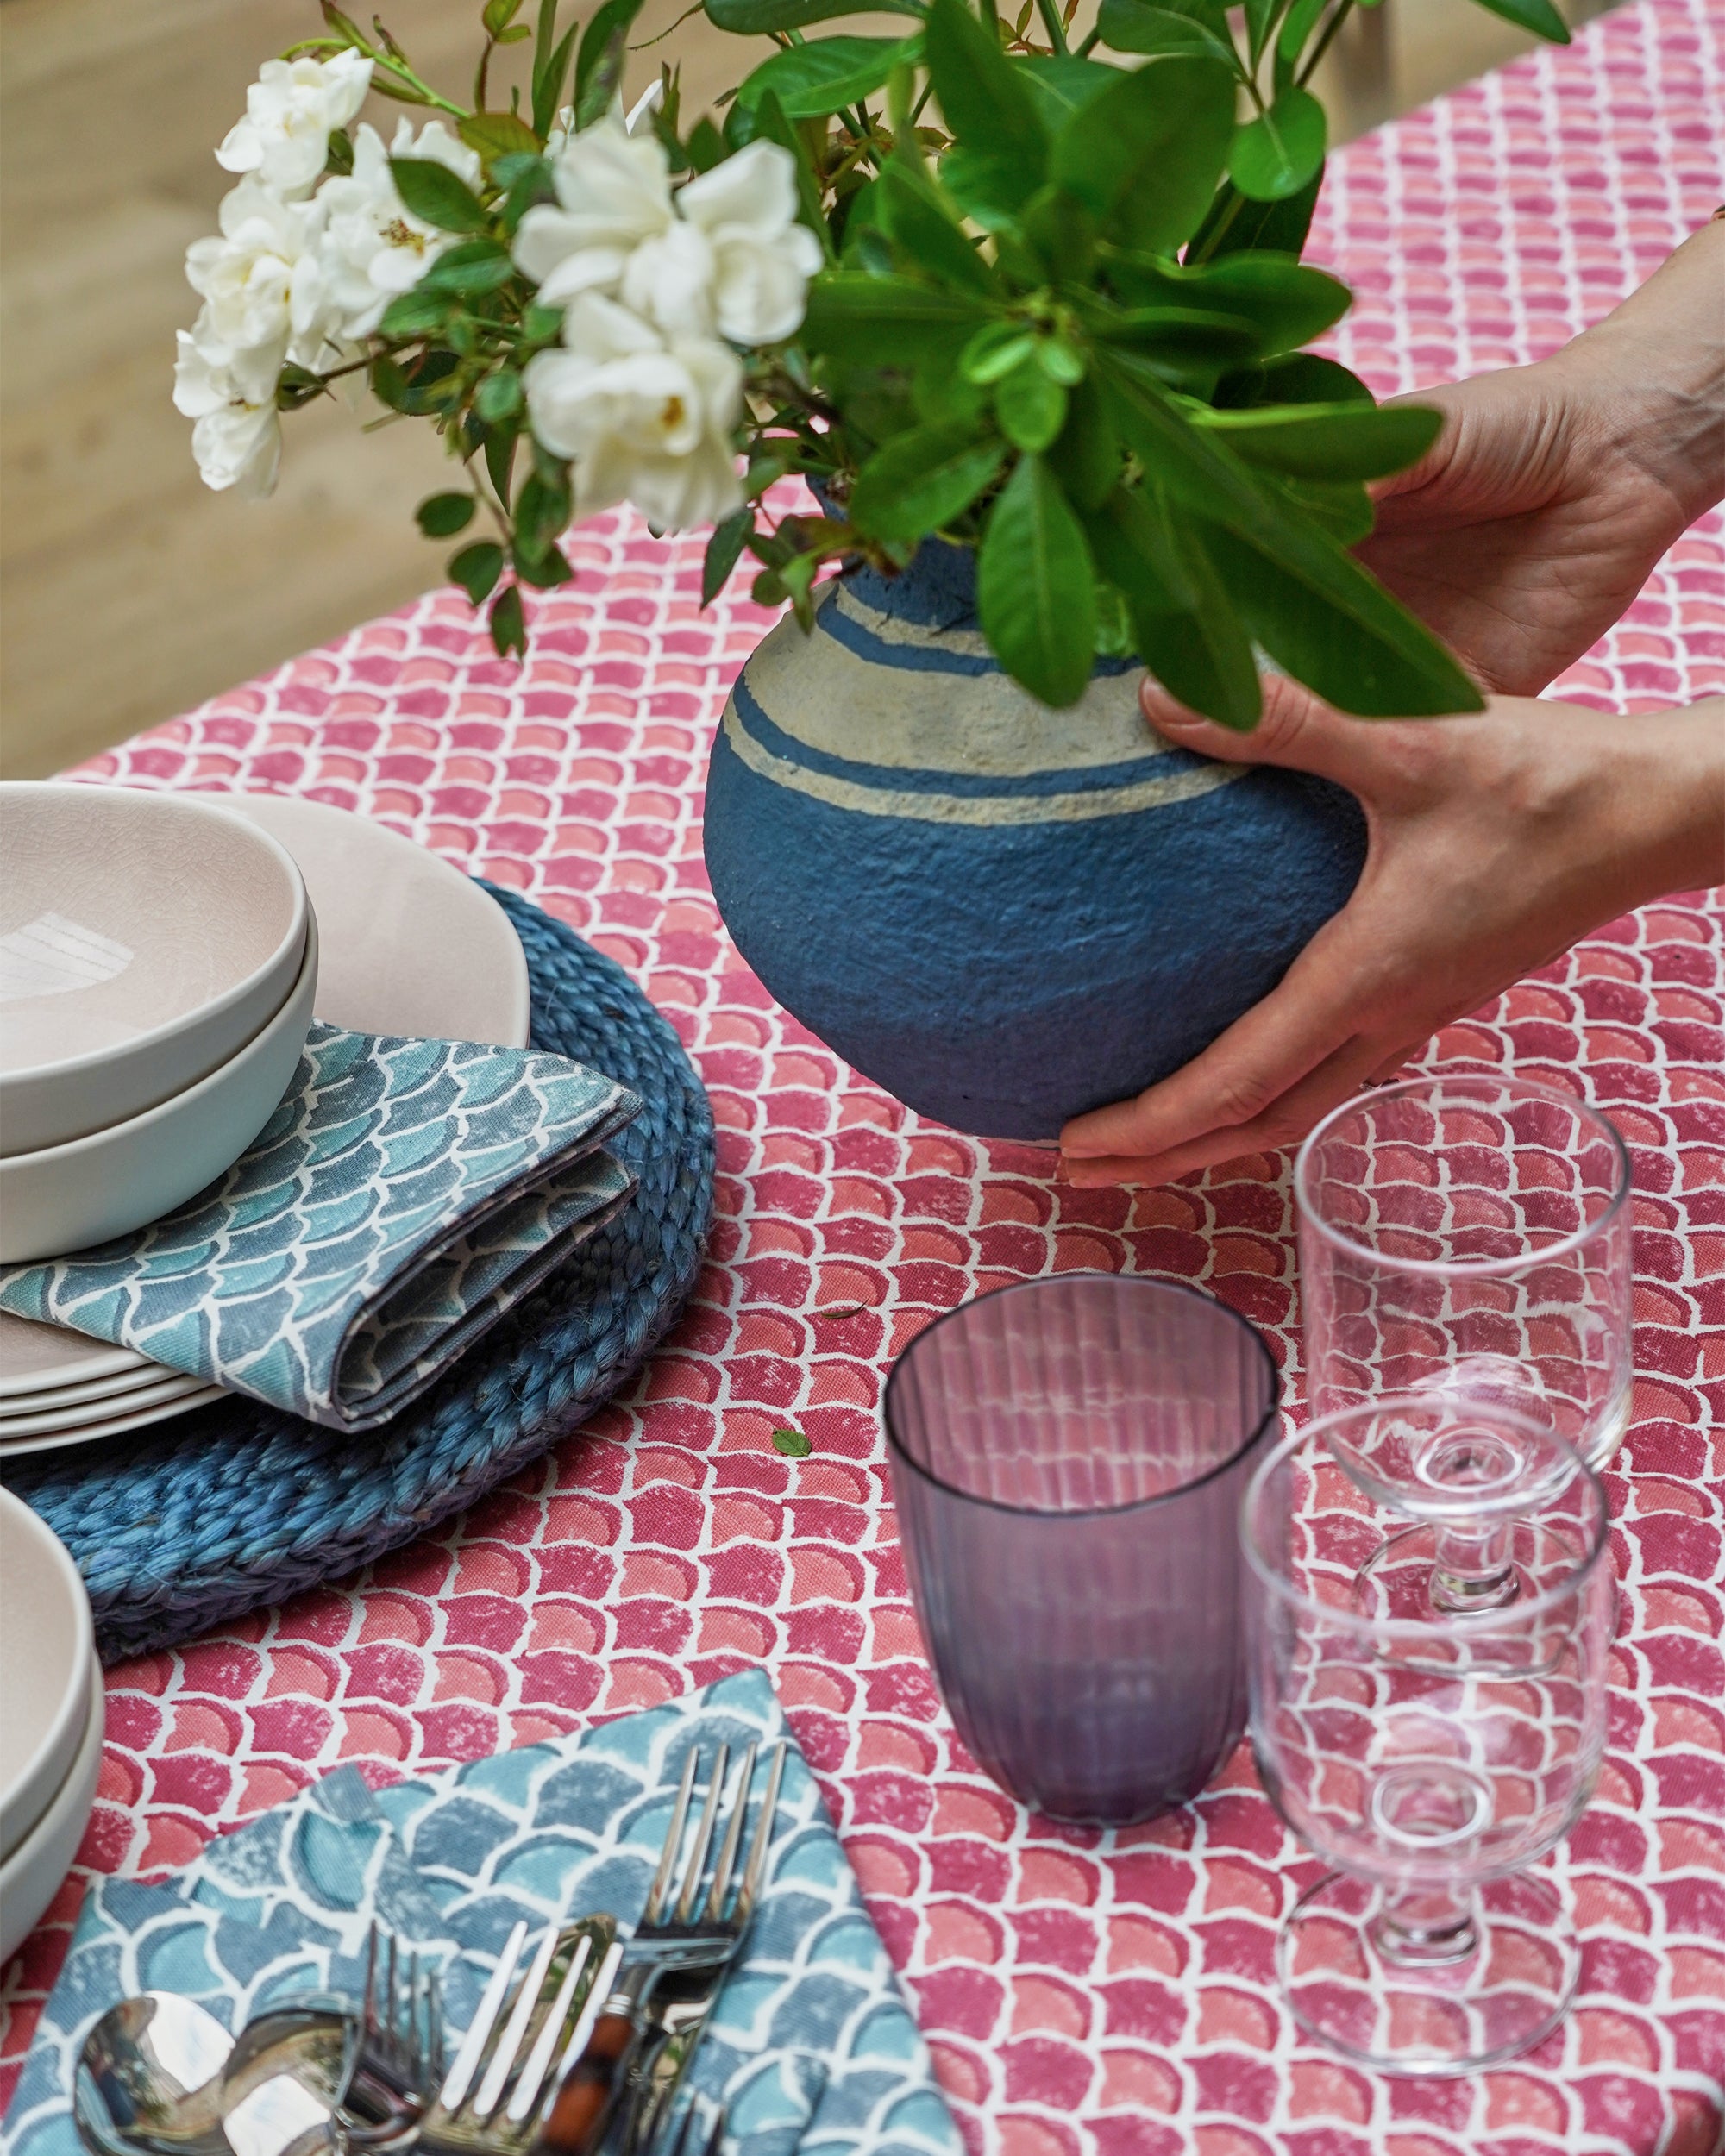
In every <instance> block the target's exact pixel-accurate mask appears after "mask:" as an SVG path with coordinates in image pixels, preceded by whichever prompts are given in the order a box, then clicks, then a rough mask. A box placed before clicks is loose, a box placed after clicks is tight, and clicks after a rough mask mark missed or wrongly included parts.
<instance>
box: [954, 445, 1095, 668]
mask: <svg viewBox="0 0 1725 2156" xmlns="http://www.w3.org/2000/svg"><path fill="white" fill-rule="evenodd" d="M976 599H977V609H978V611H979V613H980V615H981V617H982V630H983V634H984V635H985V636H987V637H988V643H989V647H990V649H992V650H993V652H994V656H995V657H996V658H997V659H998V660H999V661H1000V664H1001V665H1002V666H1003V667H1005V668H1006V670H1007V673H1008V674H1011V675H1012V677H1013V680H1015V681H1017V682H1018V683H1019V684H1020V686H1023V687H1025V688H1026V689H1028V690H1029V691H1030V693H1031V694H1032V696H1035V697H1039V698H1040V699H1041V700H1042V701H1043V702H1044V704H1051V705H1056V706H1057V707H1060V706H1064V705H1069V704H1076V702H1077V701H1078V699H1079V698H1080V697H1081V696H1082V694H1083V693H1084V689H1085V686H1086V684H1087V683H1088V680H1089V679H1090V669H1091V662H1092V658H1093V655H1094V653H1095V642H1096V576H1095V569H1094V568H1093V567H1092V566H1091V561H1090V552H1089V548H1088V547H1087V546H1086V544H1085V542H1084V534H1083V531H1082V529H1081V528H1080V526H1079V523H1078V519H1077V518H1076V517H1075V516H1074V515H1073V513H1072V511H1071V510H1070V509H1069V507H1068V505H1067V501H1066V497H1065V496H1064V494H1063V493H1062V492H1061V491H1060V486H1059V484H1058V482H1057V480H1056V479H1055V477H1054V474H1053V473H1052V472H1051V470H1050V469H1049V467H1048V466H1047V465H1046V463H1044V461H1043V459H1042V458H1040V457H1036V456H1026V457H1021V458H1020V459H1019V463H1018V467H1017V469H1016V470H1015V471H1014V472H1013V475H1012V477H1011V479H1008V480H1007V484H1006V487H1005V489H1004V491H1003V492H1002V493H1001V495H1000V499H999V500H998V501H997V502H996V503H995V504H994V509H993V511H991V513H990V515H989V517H988V530H987V531H986V532H985V533H984V534H983V536H982V553H981V555H980V557H979V558H978V561H977V564H976Z"/></svg>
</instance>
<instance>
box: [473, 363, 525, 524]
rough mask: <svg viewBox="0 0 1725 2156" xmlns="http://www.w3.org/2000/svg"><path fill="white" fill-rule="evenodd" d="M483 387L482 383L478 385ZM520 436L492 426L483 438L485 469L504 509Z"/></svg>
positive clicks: (507, 504)
mask: <svg viewBox="0 0 1725 2156" xmlns="http://www.w3.org/2000/svg"><path fill="white" fill-rule="evenodd" d="M480 386H481V388H483V386H484V385H483V384H481V385H480ZM520 439H521V437H520V436H519V435H518V434H517V432H516V430H515V429H513V428H512V427H511V428H499V427H496V426H493V427H492V429H491V430H490V432H488V433H487V434H486V438H485V461H486V471H487V472H488V473H490V475H491V483H492V491H493V492H495V494H496V496H497V498H498V499H499V501H500V502H501V503H502V504H503V505H504V507H505V509H507V508H508V506H509V489H510V483H511V475H512V473H513V472H514V469H515V449H516V444H517V442H519V441H520Z"/></svg>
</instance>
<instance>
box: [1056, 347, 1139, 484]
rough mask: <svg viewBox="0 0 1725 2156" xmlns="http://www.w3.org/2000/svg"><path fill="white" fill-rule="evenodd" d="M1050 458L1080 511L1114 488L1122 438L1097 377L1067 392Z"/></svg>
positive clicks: (1117, 477)
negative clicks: (1060, 427)
mask: <svg viewBox="0 0 1725 2156" xmlns="http://www.w3.org/2000/svg"><path fill="white" fill-rule="evenodd" d="M1048 461H1049V465H1050V467H1051V469H1052V471H1053V473H1054V474H1055V476H1056V478H1057V479H1058V480H1059V481H1060V484H1061V486H1063V487H1064V488H1065V490H1066V498H1067V499H1068V501H1069V502H1070V503H1072V504H1073V505H1074V506H1075V507H1076V508H1077V509H1079V510H1091V509H1095V507H1096V506H1097V505H1099V504H1100V503H1101V502H1103V501H1105V500H1106V499H1107V497H1108V495H1109V494H1110V493H1111V492H1113V488H1114V486H1115V483H1116V482H1117V481H1118V479H1119V478H1120V462H1121V450H1120V436H1118V435H1117V434H1116V433H1115V432H1114V429H1113V422H1112V421H1111V420H1110V419H1109V417H1108V413H1107V406H1106V405H1105V404H1104V403H1103V399H1102V392H1101V390H1099V389H1098V388H1097V386H1096V384H1095V378H1094V377H1092V376H1088V375H1087V376H1086V377H1085V379H1083V380H1082V382H1079V383H1076V384H1075V385H1073V387H1072V389H1071V391H1070V392H1069V395H1068V397H1067V400H1066V424H1065V426H1064V427H1063V429H1061V433H1060V438H1059V440H1058V441H1057V442H1056V443H1055V444H1054V447H1053V448H1051V450H1050V452H1049V455H1048Z"/></svg>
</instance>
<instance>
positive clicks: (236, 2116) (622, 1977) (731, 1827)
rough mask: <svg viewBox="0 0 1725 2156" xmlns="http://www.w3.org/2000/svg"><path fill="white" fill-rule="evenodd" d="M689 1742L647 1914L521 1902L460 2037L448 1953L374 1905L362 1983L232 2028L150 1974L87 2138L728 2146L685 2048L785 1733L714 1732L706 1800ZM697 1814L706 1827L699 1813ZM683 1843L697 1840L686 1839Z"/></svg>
mask: <svg viewBox="0 0 1725 2156" xmlns="http://www.w3.org/2000/svg"><path fill="white" fill-rule="evenodd" d="M700 1764H701V1762H700V1754H699V1752H698V1751H696V1750H693V1749H692V1750H691V1751H690V1752H689V1753H688V1754H687V1758H686V1759H685V1761H684V1764H683V1770H682V1775H681V1780H680V1782H679V1783H678V1786H677V1789H676V1793H675V1797H674V1802H673V1805H672V1810H671V1817H670V1821H669V1823H668V1827H667V1828H666V1833H665V1839H664V1844H663V1846H662V1850H661V1852H660V1856H659V1861H658V1865H657V1868H656V1870H655V1873H654V1877H653V1882H652V1885H651V1887H650V1889H649V1893H648V1897H647V1902H646V1905H645V1908H644V1909H643V1914H642V1917H641V1921H640V1922H639V1923H638V1924H637V1926H636V1927H634V1929H633V1931H632V1932H630V1933H629V1934H626V1935H624V1934H622V1933H621V1932H620V1930H619V1927H618V1923H617V1921H616V1919H615V1918H614V1917H612V1916H610V1915H599V1914H596V1915H586V1916H583V1917H580V1918H574V1919H565V1920H564V1921H561V1922H558V1923H554V1924H551V1925H549V1926H548V1927H546V1929H545V1931H544V1932H543V1934H541V1935H540V1937H539V1938H538V1940H536V1941H535V1942H533V1943H532V1944H531V1945H530V1930H529V1927H528V1925H527V1923H526V1922H525V1921H519V1922H517V1924H516V1925H515V1927H514V1928H513V1930H512V1931H511V1934H510V1935H509V1937H508V1939H507V1940H506V1941H505V1944H504V1947H503V1950H502V1952H500V1953H499V1956H498V1959H497V1962H496V1964H495V1966H494V1967H493V1969H492V1973H491V1976H490V1977H489V1979H488V1981H487V1983H486V1987H485V1990H484V1992H483V1993H482V1995H481V1996H480V2002H479V2004H478V2007H477V2008H476V2009H475V2010H474V2016H473V2019H472V2021H470V2022H469V2024H468V2026H467V2031H466V2033H465V2034H463V2035H462V2036H461V2040H459V2042H458V2043H456V2044H455V2045H454V2046H453V2047H452V2046H449V2043H448V2042H447V2041H446V2037H445V2031H444V2027H443V2013H442V1997H441V1992H440V1989H439V1985H438V1982H437V1978H436V1974H435V1972H434V1971H432V1970H431V1969H430V1967H429V1966H428V1965H426V1964H425V1963H424V1962H423V1959H422V1958H421V1957H420V1955H419V1954H418V1953H417V1952H413V1951H411V1949H410V1950H405V1949H404V1948H403V1947H402V1946H400V1944H399V1943H398V1941H397V1940H395V1939H394V1938H393V1937H391V1936H388V1935H386V1934H384V1933H383V1932H382V1931H381V1930H380V1927H378V1926H377V1925H376V1924H375V1923H373V1927H372V1929H371V1933H370V1936H369V1940H368V1942H367V1964H366V1974H365V1981H364V1985H363V1989H362V1990H361V1994H360V1996H358V1997H357V1998H354V1997H351V1996H347V1995H343V1994H339V1993H335V1992H308V1993H304V1994H298V1995H293V1996H288V1997H286V1998H284V1999H279V2000H278V2001H276V2002H274V2003H273V2005H272V2006H270V2007H268V2008H267V2009H264V2010H263V2011H262V2012H260V2013H259V2014H257V2015H254V2016H253V2017H252V2018H251V2020H250V2021H248V2022H247V2024H246V2026H245V2027H244V2028H242V2031H241V2032H240V2034H239V2035H238V2037H237V2038H230V2037H229V2035H228V2034H227V2032H226V2031H225V2030H223V2028H222V2027H221V2024H220V2023H219V2022H218V2021H216V2019H215V2017H214V2016H213V2015H210V2014H209V2013H207V2012H206V2011H205V2010H204V2009H203V2008H202V2007H200V2006H199V2005H198V2004H197V2002H195V2001H193V2000H190V1999H185V1998H181V1997H179V1996H176V1995H173V1994H171V1993H165V1992H149V1993H145V1994H142V1995H141V1996H138V1997H135V1998H130V1999H126V2000H122V2002H120V2004H119V2005H117V2006H116V2007H113V2008H111V2009H110V2010H109V2011H108V2012H107V2013H106V2014H105V2015H103V2017H102V2019H101V2020H100V2021H98V2022H97V2025H96V2027H95V2028H93V2029H92V2030H91V2033H90V2034H89V2036H88V2037H87V2038H86V2039H85V2043H84V2046H83V2051H82V2053H81V2055H80V2059H79V2066H78V2083H77V2090H76V2097H75V2103H74V2115H75V2117H76V2120H77V2124H78V2132H79V2134H80V2136H81V2138H82V2140H83V2141H84V2144H85V2147H86V2148H88V2149H90V2150H91V2152H92V2153H93V2156H325V2153H326V2152H336V2156H341V2153H342V2152H347V2151H354V2152H359V2151H368V2150H380V2151H384V2150H386V2151H391V2152H400V2153H401V2156H407V2152H410V2151H424V2152H426V2156H600V2152H604V2156H720V2152H721V2151H722V2150H723V2148H724V2137H725V2131H726V2123H727V2122H726V2115H725V2111H724V2107H723V2106H722V2105H719V2104H716V2103H712V2102H711V2101H709V2100H708V2099H706V2098H704V2097H702V2096H699V2095H697V2094H695V2093H693V2091H690V2090H687V2087H686V2085H685V2084H686V2078H687V2071H688V2067H689V2064H690V2061H691V2059H693V2055H694V2053H695V2050H696V2048H697V2046H698V2045H699V2041H700V2039H701V2036H702V2034H703V2033H704V2031H705V2029H706V2024H707V2022H708V2021H709V2020H710V2018H711V2015H712V2009H713V2006H714V2004H715V2002H717V1999H718V1994H719V1990H720V1989H721V1987H722V1985H723V1984H724V1979H725V1977H726V1975H727V1974H728V1972H729V1971H730V1970H731V1966H732V1965H733V1964H734V1963H735V1961H736V1959H737V1953H738V1952H739V1950H740V1949H741V1947H742V1945H743V1940H744V1939H745V1937H746V1936H747V1934H748V1930H749V1925H750V1919H751V1918H752V1916H753V1915H754V1912H755V1908H756V1903H757V1902H758V1901H759V1898H760V1894H761V1890H762V1885H763V1883H764V1882H765V1877H766V1871H767V1862H768V1852H769V1849H770V1846H771V1841H772V1831H773V1820H774V1814H775V1810H776V1808H777V1803H778V1796H779V1789H780V1783H781V1778H782V1777H783V1773H784V1767H785V1747H784V1745H782V1744H781V1745H775V1746H774V1747H773V1748H772V1749H771V1751H770V1752H768V1757H767V1763H766V1771H765V1777H764V1781H763V1783H762V1792H761V1798H760V1804H759V1808H758V1813H757V1816H756V1824H755V1828H754V1832H753V1834H752V1836H751V1837H750V1839H749V1842H748V1846H747V1848H746V1851H745V1849H744V1844H743V1836H744V1830H745V1827H746V1824H747V1818H748V1813H749V1809H750V1795H751V1791H752V1789H753V1786H754V1783H755V1781H756V1769H757V1765H759V1764H760V1762H759V1760H758V1758H757V1752H756V1745H753V1744H750V1745H749V1746H748V1747H747V1749H746V1750H745V1751H744V1752H743V1756H742V1758H741V1760H740V1762H739V1763H738V1764H737V1770H736V1772H735V1774H734V1775H733V1774H732V1773H731V1754H730V1749H729V1747H728V1746H727V1745H724V1744H720V1745H718V1747H717V1751H716V1754H715V1756H714V1758H713V1761H712V1771H711V1774H710V1775H709V1777H708V1778H707V1781H706V1788H705V1792H704V1794H703V1795H701V1796H700V1797H699V1801H698V1802H697V1796H696V1787H697V1783H698V1781H699V1774H700ZM692 1819H693V1827H691V1820H692ZM686 1844H687V1847H686V1846H685V1845H686Z"/></svg>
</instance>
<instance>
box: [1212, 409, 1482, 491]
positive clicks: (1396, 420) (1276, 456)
mask: <svg viewBox="0 0 1725 2156" xmlns="http://www.w3.org/2000/svg"><path fill="white" fill-rule="evenodd" d="M1197 417H1198V418H1199V421H1200V423H1201V425H1203V426H1204V427H1206V428H1207V429H1208V430H1209V431H1210V432H1211V433H1212V434H1214V435H1215V436H1217V437H1218V438H1219V439H1220V440H1221V441H1223V442H1226V444H1227V445H1228V447H1229V448H1231V449H1232V450H1233V453H1234V454H1235V455H1236V456H1238V457H1244V458H1245V461H1246V462H1247V463H1248V464H1253V465H1256V466H1258V467H1259V468H1260V469H1261V470H1263V471H1266V472H1277V473H1281V474H1283V476H1284V477H1285V478H1288V479H1316V480H1319V481H1322V482H1331V481H1339V480H1346V479H1383V477H1384V476H1385V475H1386V473H1390V472H1400V471H1403V470H1405V469H1406V468H1407V467H1408V465H1410V464H1417V463H1418V462H1419V461H1420V459H1421V457H1422V456H1424V454H1426V452H1427V449H1429V448H1431V446H1432V444H1433V442H1435V441H1436V440H1437V438H1438V433H1439V429H1440V428H1441V427H1442V425H1443V414H1442V413H1441V412H1438V411H1432V410H1431V409H1430V407H1429V406H1427V405H1422V404H1385V405H1383V406H1381V407H1380V406H1377V405H1366V404H1305V405H1299V404H1295V405H1284V406H1281V407H1277V406H1270V407H1269V408H1268V409H1265V408H1263V407H1259V408H1258V409H1255V410H1252V411H1209V412H1204V413H1201V414H1199V415H1197Z"/></svg>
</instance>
